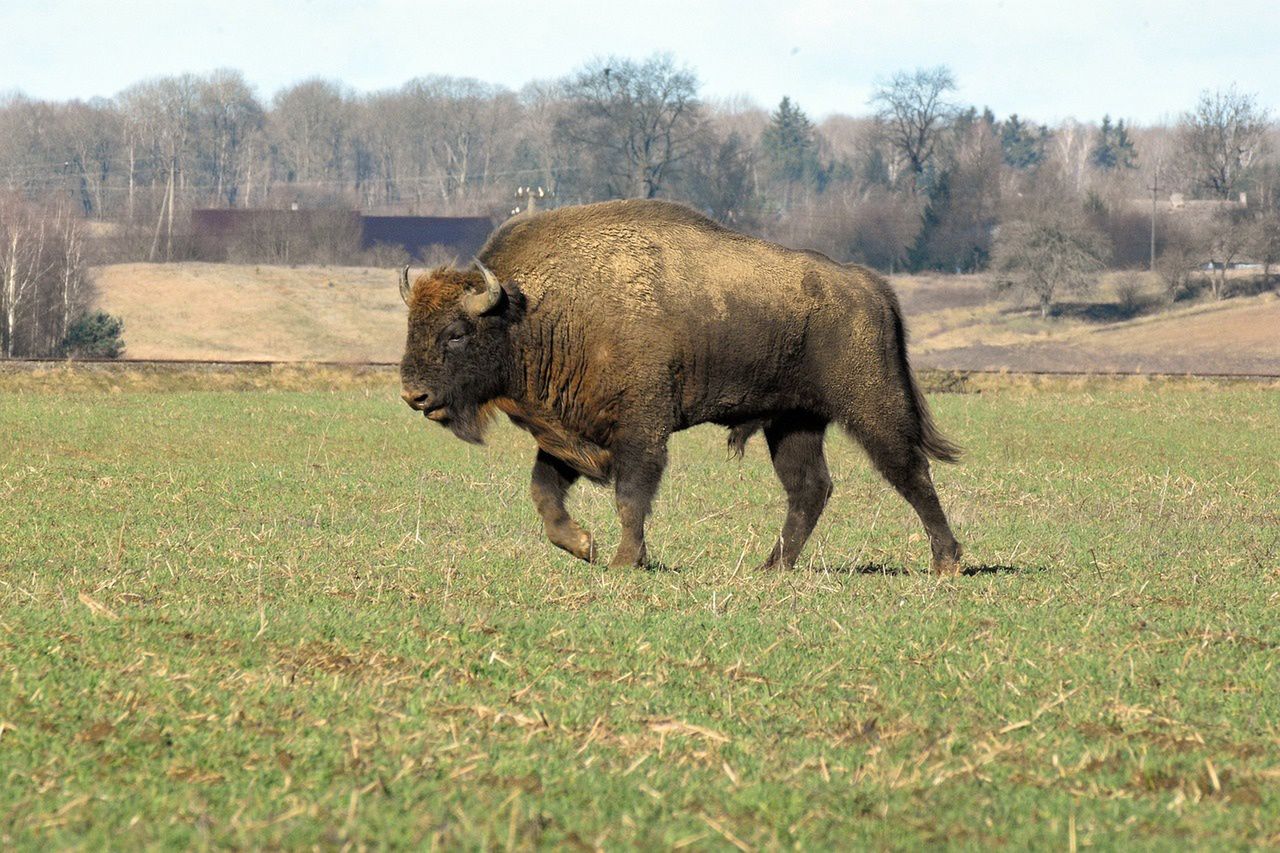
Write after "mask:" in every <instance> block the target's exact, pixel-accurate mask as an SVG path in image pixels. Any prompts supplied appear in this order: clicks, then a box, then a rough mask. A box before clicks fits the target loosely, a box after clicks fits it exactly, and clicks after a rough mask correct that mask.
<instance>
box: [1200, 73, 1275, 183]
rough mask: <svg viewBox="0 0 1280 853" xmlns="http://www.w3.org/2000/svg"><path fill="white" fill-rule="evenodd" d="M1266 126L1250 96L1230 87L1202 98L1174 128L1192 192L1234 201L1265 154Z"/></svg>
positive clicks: (1259, 108) (1255, 100) (1263, 116)
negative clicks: (1178, 138) (1197, 191)
mask: <svg viewBox="0 0 1280 853" xmlns="http://www.w3.org/2000/svg"><path fill="white" fill-rule="evenodd" d="M1268 124H1269V122H1268V117H1267V111H1266V110H1264V109H1262V108H1261V107H1259V106H1258V102H1257V98H1256V97H1255V96H1253V95H1249V94H1244V93H1242V92H1239V91H1237V90H1236V88H1235V87H1234V86H1233V87H1231V88H1230V89H1227V90H1226V91H1222V90H1219V91H1214V92H1210V91H1205V92H1202V93H1201V95H1200V100H1199V101H1198V102H1197V103H1196V106H1195V109H1193V110H1192V111H1191V112H1189V113H1186V114H1185V115H1183V117H1182V122H1181V124H1180V126H1179V131H1180V133H1179V135H1180V141H1181V144H1182V157H1183V164H1184V166H1185V168H1186V169H1188V170H1189V175H1188V178H1189V180H1190V183H1191V184H1192V186H1193V187H1194V188H1196V189H1199V190H1201V191H1203V192H1204V193H1206V194H1208V195H1210V196H1212V197H1214V198H1221V199H1230V198H1234V197H1235V196H1236V194H1237V193H1238V192H1239V190H1240V188H1241V178H1242V177H1243V175H1244V173H1245V172H1246V171H1247V170H1248V168H1249V167H1250V166H1251V165H1252V164H1253V163H1254V162H1255V160H1256V159H1258V157H1259V156H1260V155H1261V154H1262V153H1263V151H1264V149H1265V145H1266V137H1267V128H1268Z"/></svg>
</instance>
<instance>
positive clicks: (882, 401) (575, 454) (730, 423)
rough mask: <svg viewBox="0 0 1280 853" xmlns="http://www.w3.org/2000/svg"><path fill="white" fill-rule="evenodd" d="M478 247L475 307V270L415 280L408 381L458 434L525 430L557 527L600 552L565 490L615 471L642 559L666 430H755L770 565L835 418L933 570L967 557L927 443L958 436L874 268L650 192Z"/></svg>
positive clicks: (812, 519)
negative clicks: (890, 490) (925, 538)
mask: <svg viewBox="0 0 1280 853" xmlns="http://www.w3.org/2000/svg"><path fill="white" fill-rule="evenodd" d="M479 260H480V261H481V262H482V263H483V264H484V265H485V266H486V267H488V268H489V269H490V270H492V271H493V273H494V274H495V275H496V276H497V280H498V281H499V282H501V292H500V293H499V291H498V289H497V282H495V283H494V289H493V290H492V291H490V292H491V293H493V294H496V296H495V298H494V299H493V300H491V301H492V305H491V307H489V308H488V309H486V310H484V311H483V312H482V313H481V314H479V315H472V314H470V313H468V311H467V310H465V308H464V303H465V302H466V300H464V299H462V298H460V297H461V296H462V295H463V294H464V293H469V292H475V293H483V292H485V288H486V285H485V279H484V277H483V275H482V273H481V271H480V270H479V269H472V270H467V271H460V270H450V269H441V270H434V271H432V272H429V273H426V274H424V275H422V276H420V277H419V278H418V280H417V281H416V282H415V284H414V286H413V291H412V293H411V295H410V297H409V299H408V302H409V306H410V312H409V334H408V340H407V342H406V348H405V356H404V360H403V362H402V366H401V377H402V380H403V384H404V396H405V399H406V401H408V402H409V404H410V405H411V406H413V407H414V408H417V409H420V410H422V411H423V412H425V413H426V414H427V415H428V417H431V418H432V419H433V420H437V421H439V422H441V423H443V424H445V425H447V426H448V427H449V428H450V429H452V430H453V431H454V432H455V433H456V434H457V435H458V436H459V437H461V438H464V439H466V440H469V441H478V440H479V439H480V437H481V435H482V433H483V425H484V420H485V415H486V413H487V412H491V411H493V410H495V409H496V410H498V411H501V412H504V413H506V414H507V415H508V416H509V417H511V419H512V420H513V421H514V422H515V423H516V424H518V425H519V426H521V427H523V428H524V429H527V430H528V431H529V432H530V433H532V434H533V436H534V438H535V439H536V440H537V443H538V447H539V453H538V458H537V460H536V461H535V464H534V472H533V478H532V494H533V498H534V502H535V504H536V505H537V506H538V509H539V512H540V514H541V515H542V517H543V521H544V524H545V526H546V528H547V533H548V536H549V537H550V538H551V540H552V541H553V542H554V543H555V544H557V545H559V546H560V547H562V548H565V549H566V550H568V551H570V552H572V553H575V554H577V555H578V556H581V557H583V558H585V559H594V558H595V557H596V550H595V546H594V543H593V542H592V541H591V538H590V536H589V534H587V533H586V532H585V531H583V530H582V529H581V528H580V527H578V525H577V524H576V523H575V522H574V521H573V520H572V519H571V518H570V517H569V516H568V513H567V512H566V511H565V508H564V500H565V496H566V494H567V491H568V489H569V488H570V486H572V484H573V482H574V480H575V479H576V478H577V477H578V476H579V475H586V476H587V477H589V478H591V479H594V480H599V481H609V480H612V481H613V482H614V484H615V488H616V492H617V502H618V512H619V515H620V517H621V521H622V528H623V539H622V543H621V544H620V546H619V548H618V551H617V553H616V554H615V556H614V559H613V563H614V564H635V563H638V562H642V561H643V560H644V559H645V547H644V520H645V517H646V516H647V515H648V512H649V507H650V504H651V502H652V499H653V496H654V494H655V492H656V490H657V486H658V482H659V480H660V479H661V475H662V471H663V468H664V467H665V464H666V445H667V439H668V437H669V436H670V435H671V433H672V432H675V431H677V430H681V429H686V428H688V427H691V426H694V425H696V424H700V423H707V422H711V423H718V424H723V425H725V426H727V427H729V428H730V437H729V442H730V447H731V449H733V450H735V451H737V452H739V453H741V452H742V450H743V449H744V448H745V446H746V443H747V440H748V439H749V438H750V436H751V435H752V434H753V433H755V432H757V431H763V432H764V433H765V438H766V440H767V442H768V445H769V451H770V455H771V457H772V459H773V462H774V467H775V470H776V471H777V473H778V477H779V479H780V480H781V481H782V484H783V486H784V488H785V489H786V491H787V496H788V513H787V518H786V521H785V523H784V525H783V530H782V534H781V535H780V537H779V539H778V542H777V544H776V545H775V547H774V549H773V552H772V554H771V555H770V557H769V559H768V561H767V562H768V563H769V564H778V563H780V564H783V565H792V564H793V563H794V562H795V560H796V558H797V556H798V555H799V552H800V549H801V548H802V547H803V545H804V542H805V540H806V539H807V538H808V536H809V534H810V532H811V531H812V529H813V526H814V524H815V523H816V522H817V519H818V516H819V515H820V514H821V512H822V509H823V507H824V506H825V504H826V500H827V497H828V495H829V493H830V489H831V481H830V477H829V475H828V474H827V470H826V463H825V461H824V459H823V454H822V439H823V433H824V432H825V429H826V426H827V424H828V423H830V422H831V421H835V422H836V423H838V424H840V425H841V426H842V427H844V428H845V429H846V430H847V431H848V432H849V433H850V434H851V435H852V436H853V437H854V438H855V439H856V440H857V441H858V442H859V443H861V444H862V446H863V447H864V448H865V449H866V450H867V453H868V455H869V456H870V457H871V459H872V461H873V463H874V464H875V465H876V467H877V469H878V470H879V471H880V472H881V473H882V474H883V475H884V476H885V478H886V479H888V480H889V482H890V483H892V484H893V485H894V487H895V488H897V489H898V491H899V492H900V493H901V494H902V495H903V496H904V497H905V498H906V499H907V500H908V501H909V502H910V503H911V504H912V506H913V507H914V508H915V509H916V511H917V513H919V515H920V517H921V520H922V521H923V522H924V525H925V528H926V530H927V531H928V533H929V537H930V542H931V546H932V550H933V562H934V568H935V569H936V570H938V571H954V570H955V569H956V568H957V567H958V560H959V557H960V550H961V549H960V545H959V543H958V542H956V540H955V538H954V536H952V534H951V530H950V528H949V526H948V525H947V521H946V517H945V515H944V513H943V511H942V508H941V506H940V505H939V503H938V499H937V495H936V494H935V492H934V489H933V484H932V480H931V478H930V474H929V464H928V459H927V457H932V458H934V459H939V460H945V461H952V460H954V459H955V458H956V456H957V454H958V450H957V448H956V447H955V446H954V445H952V444H951V443H950V442H948V441H947V440H946V439H945V438H944V437H943V436H942V435H941V434H940V433H939V432H938V431H937V429H936V428H935V427H934V425H933V421H932V418H931V417H930V415H929V409H928V406H927V404H926V403H925V400H924V397H923V395H922V394H921V393H920V391H919V388H918V387H917V385H916V383H915V381H914V379H913V378H912V375H911V370H910V367H909V365H908V364H907V356H906V341H905V332H904V329H903V324H902V317H901V311H900V309H899V307H898V302H897V298H896V296H895V295H894V293H893V291H892V289H891V288H890V287H889V285H888V283H887V282H885V280H884V279H883V278H881V277H880V276H878V275H876V274H875V273H873V272H871V271H870V270H867V269H864V268H862V267H857V266H843V265H840V264H837V263H835V262H834V261H831V260H830V259H828V258H826V257H824V256H822V255H820V254H817V253H814V252H800V251H794V250H790V249H786V248H783V247H781V246H777V245H775V244H772V243H767V242H764V241H761V240H756V239H754V238H750V237H747V236H744V235H741V234H738V233H735V232H733V231H730V230H728V229H726V228H724V227H722V226H720V225H717V224H716V223H714V222H712V221H710V220H708V219H706V218H704V217H702V216H700V215H699V214H697V213H694V212H693V211H691V210H688V209H687V208H684V207H681V206H679V205H675V204H670V203H666V202H656V201H618V202H605V203H602V204H594V205H586V206H583V207H571V208H562V209H559V210H554V211H549V212H547V213H542V214H538V215H535V216H531V217H518V218H516V219H513V220H511V221H509V222H508V223H507V224H505V225H504V226H502V228H500V229H499V230H498V231H497V232H496V233H495V234H494V235H493V237H491V238H490V240H489V242H488V244H487V245H486V246H485V248H484V249H483V250H482V251H481V253H480V257H479ZM473 302H474V300H473ZM480 303H481V304H487V303H486V300H484V299H481V300H480Z"/></svg>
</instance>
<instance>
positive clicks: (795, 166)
mask: <svg viewBox="0 0 1280 853" xmlns="http://www.w3.org/2000/svg"><path fill="white" fill-rule="evenodd" d="M760 147H761V149H762V153H763V155H764V163H765V167H766V169H768V171H769V172H770V173H771V174H772V176H773V177H774V179H775V180H777V181H778V182H780V183H781V184H783V187H784V197H785V202H784V205H785V206H789V205H790V200H791V196H792V190H793V189H794V188H797V187H802V186H805V185H808V184H812V183H814V182H815V181H816V180H817V178H818V176H819V174H820V173H821V168H820V166H819V164H818V142H817V139H816V138H815V135H814V127H813V122H811V121H809V117H808V116H806V115H805V114H804V112H803V111H802V110H801V109H800V108H799V107H798V106H796V105H795V104H793V103H792V102H791V98H790V97H783V99H782V103H780V104H778V109H777V110H775V111H774V113H773V115H772V116H771V117H770V120H769V126H768V127H766V128H765V129H764V133H763V134H762V135H761V139H760Z"/></svg>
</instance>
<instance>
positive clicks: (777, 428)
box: [763, 417, 831, 569]
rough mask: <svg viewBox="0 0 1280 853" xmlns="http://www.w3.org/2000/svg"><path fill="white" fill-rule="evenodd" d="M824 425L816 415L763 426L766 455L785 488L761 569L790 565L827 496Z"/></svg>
mask: <svg viewBox="0 0 1280 853" xmlns="http://www.w3.org/2000/svg"><path fill="white" fill-rule="evenodd" d="M826 428H827V425H826V423H825V422H824V421H821V420H818V419H816V418H808V417H794V418H785V419H782V418H779V419H778V420H775V421H773V422H771V423H770V424H768V425H767V426H765V429H764V435H765V439H766V440H767V441H768V442H769V456H770V457H771V458H772V459H773V470H774V471H775V472H777V474H778V479H779V480H780V481H782V487H783V488H784V489H786V491H787V520H786V521H785V522H783V524H782V532H781V533H780V534H778V541H777V542H776V543H775V544H774V546H773V551H772V552H771V553H770V554H769V559H767V560H765V563H764V566H763V568H766V569H769V568H773V567H774V566H782V567H783V568H786V569H789V568H792V567H793V566H794V565H795V563H796V559H797V558H798V557H799V556H800V551H801V549H802V548H804V543H805V542H807V541H808V539H809V534H810V533H812V532H813V528H814V525H816V524H817V523H818V517H819V516H821V515H822V510H823V509H824V508H826V505H827V498H829V497H830V496H831V475H830V474H829V473H828V472H827V460H826V457H825V456H824V455H823V452H822V440H823V433H824V432H825V431H826Z"/></svg>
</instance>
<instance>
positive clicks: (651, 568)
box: [640, 560, 684, 575]
mask: <svg viewBox="0 0 1280 853" xmlns="http://www.w3.org/2000/svg"><path fill="white" fill-rule="evenodd" d="M640 569H641V570H642V571H646V572H650V573H652V574H655V575H656V574H665V573H667V572H670V573H671V574H677V575H678V574H680V573H681V572H683V571H684V569H683V568H681V567H680V566H672V565H670V564H668V563H662V562H659V561H658V560H649V561H647V562H646V563H645V564H644V565H643V566H641V567H640Z"/></svg>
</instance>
